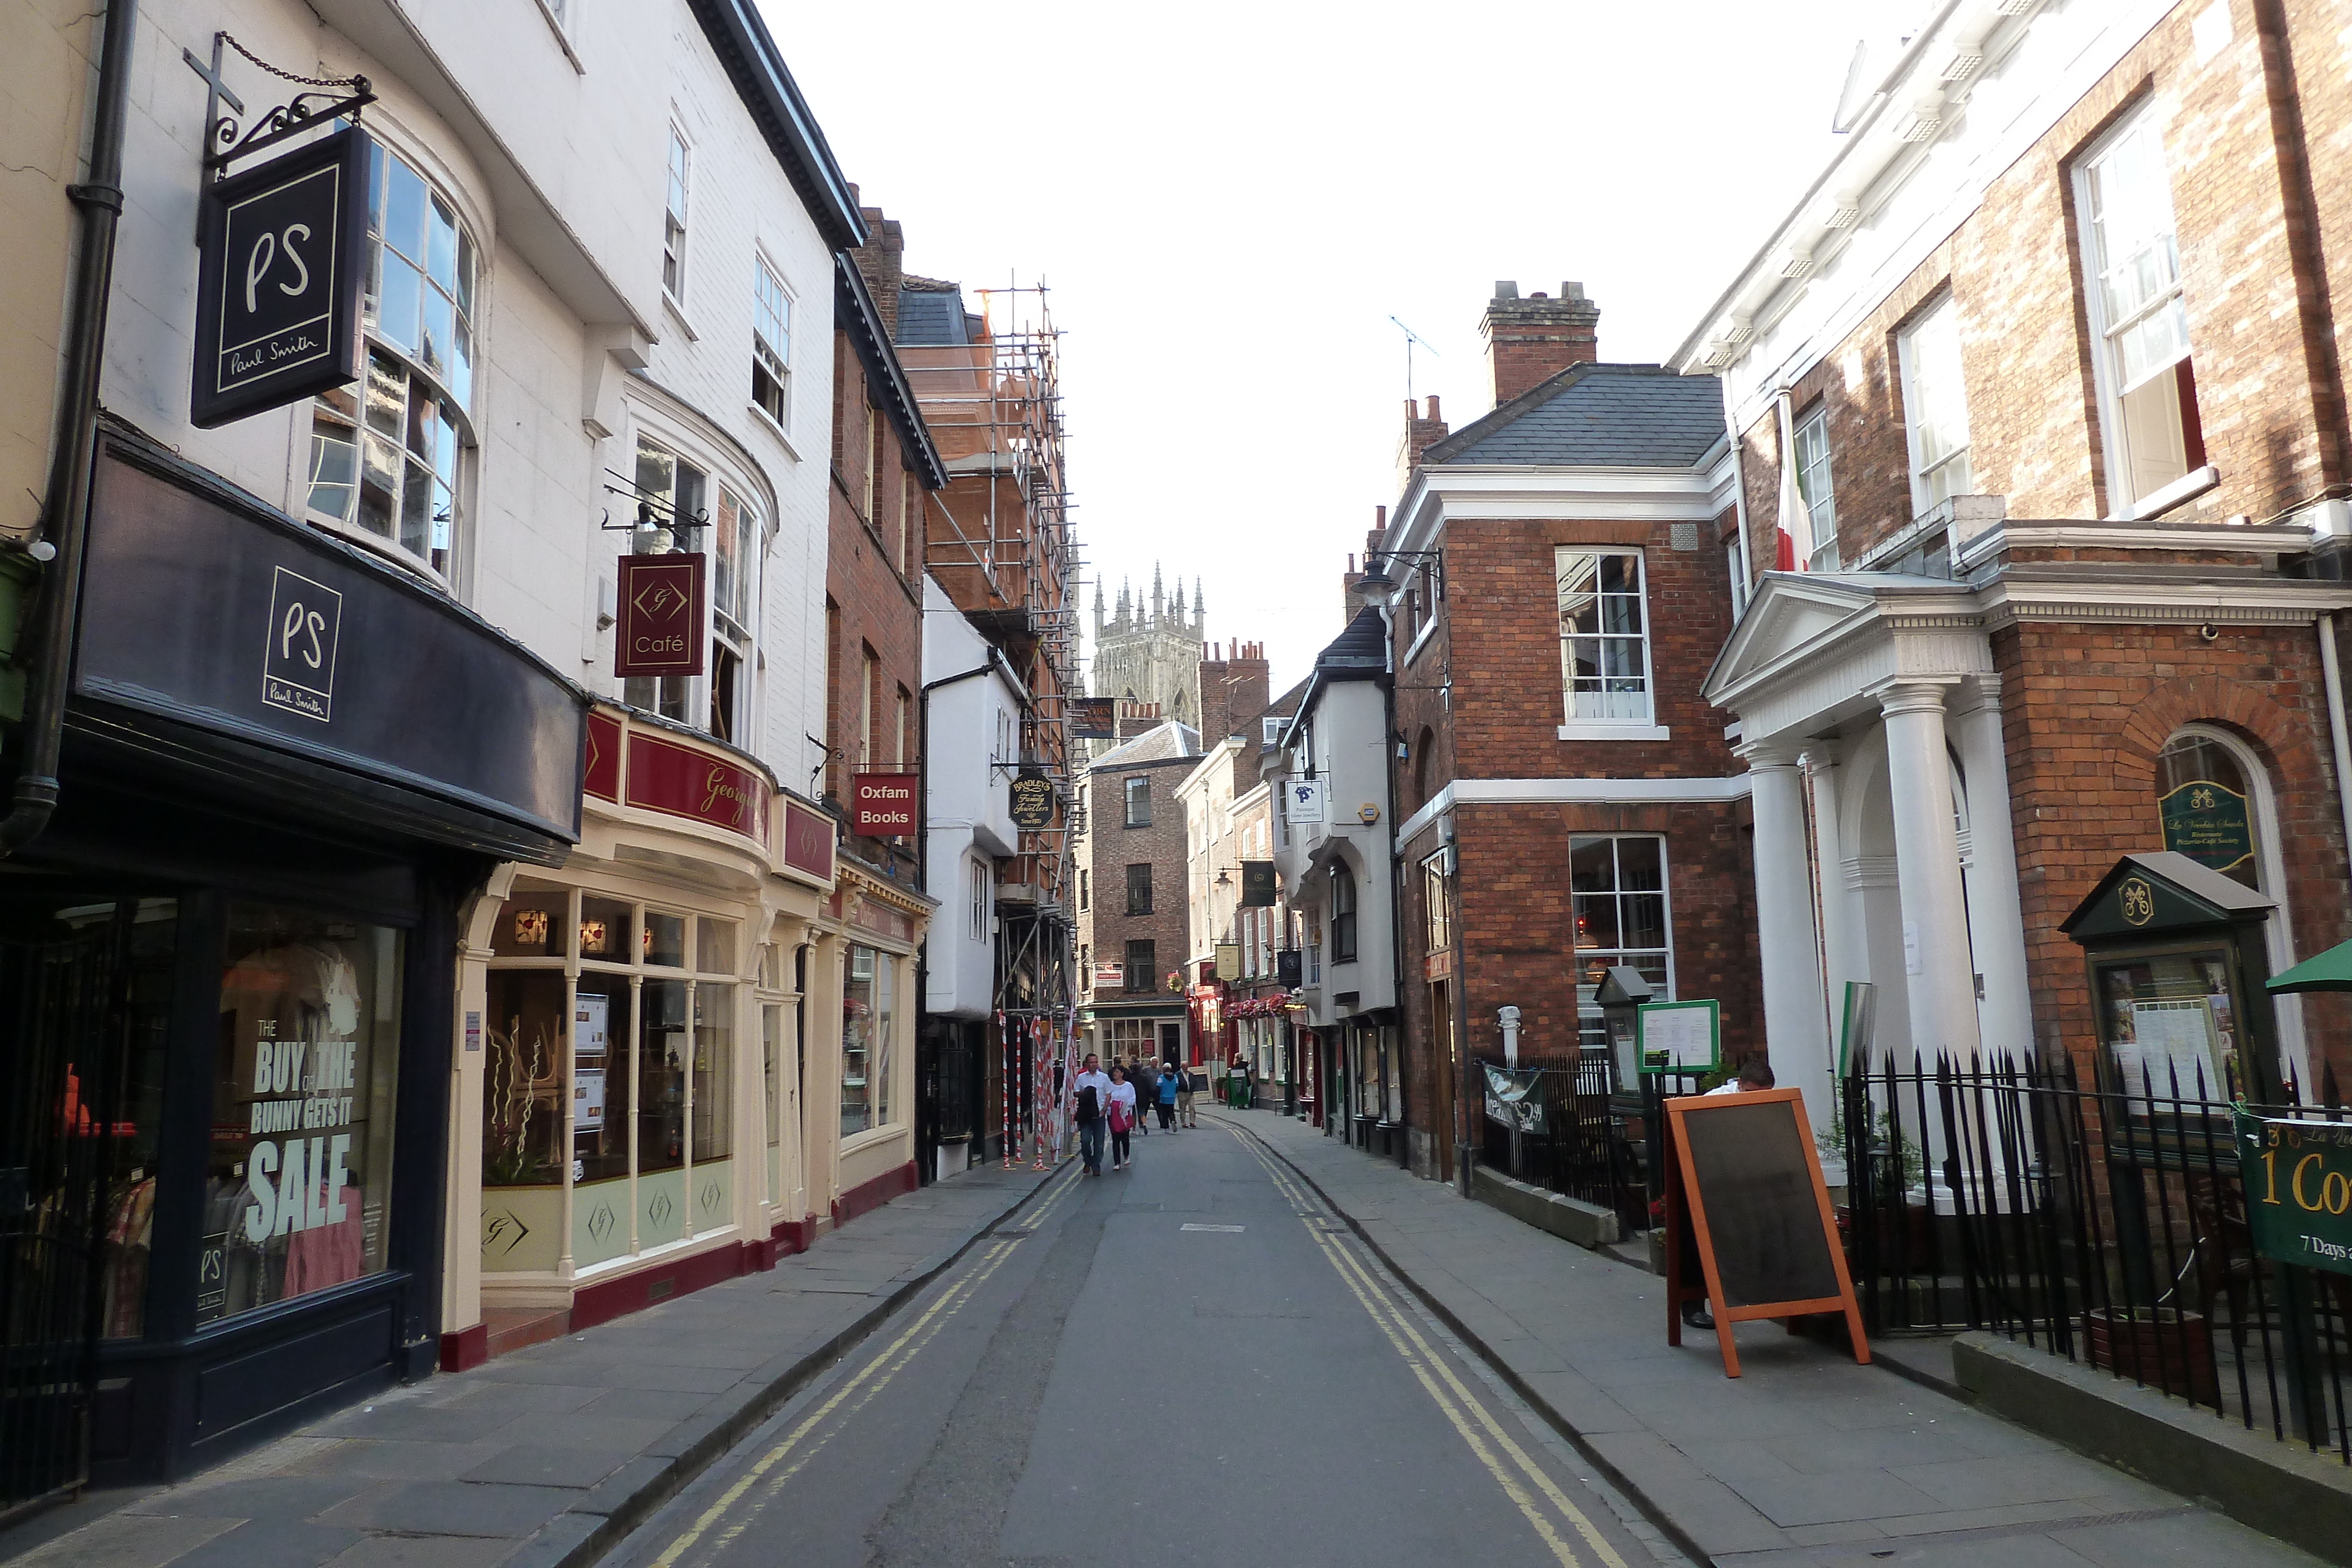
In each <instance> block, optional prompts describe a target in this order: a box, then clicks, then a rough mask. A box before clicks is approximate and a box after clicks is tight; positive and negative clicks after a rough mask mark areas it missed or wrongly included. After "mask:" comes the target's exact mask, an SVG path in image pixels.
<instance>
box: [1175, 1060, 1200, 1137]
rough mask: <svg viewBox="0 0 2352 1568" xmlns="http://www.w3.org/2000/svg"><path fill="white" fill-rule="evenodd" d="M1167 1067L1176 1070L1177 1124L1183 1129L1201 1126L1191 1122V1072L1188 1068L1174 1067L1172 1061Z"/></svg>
mask: <svg viewBox="0 0 2352 1568" xmlns="http://www.w3.org/2000/svg"><path fill="white" fill-rule="evenodd" d="M1168 1065H1169V1066H1171V1067H1174V1068H1176V1122H1177V1124H1178V1125H1179V1126H1183V1127H1198V1126H1199V1125H1200V1123H1198V1122H1196V1121H1194V1120H1192V1069H1191V1068H1189V1067H1176V1064H1175V1063H1174V1062H1172V1061H1171V1062H1170V1063H1169V1064H1168Z"/></svg>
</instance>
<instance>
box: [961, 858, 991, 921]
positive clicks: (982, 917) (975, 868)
mask: <svg viewBox="0 0 2352 1568" xmlns="http://www.w3.org/2000/svg"><path fill="white" fill-rule="evenodd" d="M964 863H965V865H967V866H968V867H970V868H971V911H970V915H971V918H970V921H969V923H968V926H967V932H966V934H967V935H968V936H971V939H972V940H973V941H975V942H985V941H987V940H988V915H989V907H990V903H991V897H990V892H989V885H988V883H989V864H988V861H987V860H986V858H984V857H983V856H981V855H966V856H965V857H964Z"/></svg>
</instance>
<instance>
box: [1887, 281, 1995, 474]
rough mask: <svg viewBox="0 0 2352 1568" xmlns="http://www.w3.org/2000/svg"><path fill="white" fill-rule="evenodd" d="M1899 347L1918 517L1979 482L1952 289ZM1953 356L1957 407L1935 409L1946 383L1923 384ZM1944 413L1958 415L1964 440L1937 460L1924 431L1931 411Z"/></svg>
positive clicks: (1907, 329) (1899, 337) (1913, 324)
mask: <svg viewBox="0 0 2352 1568" xmlns="http://www.w3.org/2000/svg"><path fill="white" fill-rule="evenodd" d="M1945 334H1949V338H1950V341H1949V343H1948V345H1947V344H1946V343H1945V342H1943V341H1942V338H1943V336H1944V335H1945ZM1947 354H1948V357H1949V360H1950V365H1949V370H1950V371H1951V374H1952V376H1953V377H1954V380H1955V383H1956V384H1955V385H1954V386H1953V387H1952V388H1951V391H1950V394H1949V395H1950V397H1951V399H1952V406H1951V408H1950V409H1948V410H1947V409H1931V408H1930V407H1929V404H1930V402H1934V401H1936V400H1937V399H1938V398H1940V397H1942V396H1943V395H1944V393H1943V391H1942V386H1941V382H1940V381H1939V380H1936V379H1929V380H1926V381H1924V382H1923V380H1922V377H1923V376H1924V375H1926V374H1927V371H1929V370H1930V369H1931V368H1932V365H1933V363H1934V361H1939V360H1941V359H1943V358H1945V357H1946V356H1947ZM1895 357H1896V359H1897V360H1898V361H1900V362H1901V371H1902V377H1903V439H1904V443H1905V446H1906V451H1907V452H1908V453H1909V462H1910V467H1911V510H1912V514H1913V516H1915V517H1916V516H1919V515H1921V514H1924V513H1926V512H1927V511H1928V510H1929V509H1930V508H1932V507H1935V506H1936V505H1937V503H1939V502H1941V501H1942V500H1944V499H1945V498H1946V497H1951V496H1965V495H1969V494H1971V493H1972V488H1971V487H1972V486H1974V485H1975V483H1976V477H1975V472H1976V471H1975V468H1974V459H1973V458H1972V457H1971V455H1970V453H1971V451H1972V447H1971V445H1970V442H1969V396H1968V378H1967V376H1966V374H1965V373H1964V371H1963V369H1962V366H1961V362H1960V312H1959V307H1958V305H1957V304H1955V303H1954V301H1953V299H1952V296H1951V293H1950V291H1949V290H1947V291H1946V292H1945V293H1944V294H1943V295H1942V296H1941V297H1940V298H1937V300H1936V302H1935V303H1934V304H1932V305H1930V306H1928V307H1927V308H1926V309H1925V310H1922V311H1920V312H1919V313H1918V314H1917V315H1916V316H1914V317H1913V318H1912V319H1910V320H1909V321H1908V322H1907V323H1906V324H1905V325H1904V327H1903V329H1902V330H1901V331H1899V332H1897V333H1896V334H1895ZM1939 412H1940V413H1951V412H1957V413H1958V416H1959V430H1960V437H1961V439H1960V440H1959V442H1958V444H1955V445H1953V446H1951V448H1950V449H1949V450H1948V451H1946V452H1944V453H1943V454H1941V455H1938V456H1937V457H1935V458H1933V459H1932V460H1931V459H1930V458H1929V457H1928V455H1927V450H1926V447H1925V445H1924V444H1923V442H1922V439H1921V433H1922V431H1923V430H1924V429H1926V428H1927V425H1928V419H1929V415H1930V414H1931V413H1939ZM1947 423H1948V422H1947ZM1954 476H1958V478H1957V481H1956V480H1955V478H1954ZM1939 485H1941V486H1944V491H1943V494H1942V495H1940V496H1939V495H1937V494H1936V490H1937V486H1939Z"/></svg>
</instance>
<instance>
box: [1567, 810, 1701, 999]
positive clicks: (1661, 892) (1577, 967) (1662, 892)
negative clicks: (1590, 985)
mask: <svg viewBox="0 0 2352 1568" xmlns="http://www.w3.org/2000/svg"><path fill="white" fill-rule="evenodd" d="M1595 839H1607V840H1610V841H1612V842H1616V843H1622V842H1623V841H1626V840H1628V839H1650V840H1653V841H1655V842H1656V844H1657V846H1658V898H1659V901H1660V904H1661V907H1662V908H1663V909H1664V912H1665V926H1666V946H1665V956H1666V965H1665V967H1666V990H1665V995H1664V996H1663V997H1661V998H1658V999H1659V1000H1661V1001H1673V1000H1675V998H1677V997H1679V996H1680V995H1681V993H1680V992H1679V991H1677V990H1676V989H1675V862H1674V857H1673V854H1672V853H1671V851H1672V849H1673V847H1674V846H1673V845H1672V843H1670V842H1669V841H1668V839H1667V835H1665V834H1664V833H1571V834H1570V835H1569V841H1568V847H1569V853H1570V856H1571V857H1572V856H1573V855H1574V854H1575V852H1576V847H1577V846H1578V845H1579V844H1581V843H1586V842H1590V841H1592V840H1595ZM1570 863H1571V866H1572V865H1573V861H1572V860H1571V862H1570ZM1618 864H1619V862H1618V861H1617V859H1616V854H1615V852H1614V851H1613V850H1612V852H1611V861H1610V869H1611V873H1612V875H1613V876H1616V878H1617V880H1618V882H1619V883H1620V885H1619V886H1618V887H1616V888H1615V889H1614V890H1613V891H1612V893H1611V894H1610V896H1611V897H1613V898H1619V899H1622V898H1623V897H1624V896H1625V889H1624V887H1623V886H1622V882H1623V877H1622V873H1620V872H1619V871H1618V869H1617V868H1618ZM1637 891H1638V890H1637ZM1577 896H1578V895H1577V892H1576V883H1575V873H1574V871H1573V870H1572V869H1571V870H1570V874H1569V887H1568V929H1569V943H1568V945H1569V949H1570V952H1569V963H1570V982H1571V983H1573V984H1574V985H1575V986H1576V989H1577V992H1578V996H1577V1015H1576V1016H1577V1035H1578V1038H1579V1040H1581V1039H1582V1038H1583V1034H1584V1022H1585V1007H1586V1003H1585V999H1584V997H1583V994H1582V993H1583V989H1584V987H1583V984H1582V980H1581V977H1582V975H1583V964H1584V958H1583V955H1584V954H1585V953H1587V952H1594V953H1618V954H1623V953H1628V952H1634V953H1650V952H1654V951H1656V949H1654V948H1649V947H1637V948H1628V947H1625V946H1622V945H1621V946H1616V947H1593V948H1586V947H1583V946H1579V945H1578V944H1577V941H1576V900H1577ZM1645 896H1646V894H1645ZM1621 914H1622V906H1621ZM1618 935H1619V937H1620V940H1621V943H1622V937H1623V935H1624V923H1623V921H1622V918H1621V919H1620V921H1619V923H1618ZM1594 1010H1595V1013H1596V1014H1597V1012H1598V1009H1594Z"/></svg>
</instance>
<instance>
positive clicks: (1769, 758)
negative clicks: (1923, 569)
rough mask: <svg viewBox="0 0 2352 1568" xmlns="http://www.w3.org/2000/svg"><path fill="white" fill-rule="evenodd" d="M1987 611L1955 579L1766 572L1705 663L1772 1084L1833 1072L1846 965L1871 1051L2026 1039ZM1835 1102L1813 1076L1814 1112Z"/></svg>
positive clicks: (1809, 1085) (2010, 1045)
mask: <svg viewBox="0 0 2352 1568" xmlns="http://www.w3.org/2000/svg"><path fill="white" fill-rule="evenodd" d="M1989 621H1990V615H1989V613H1988V611H1987V608H1986V606H1985V604H1984V603H1983V601H1981V599H1980V597H1979V593H1978V592H1977V591H1972V590H1971V589H1970V588H1969V586H1968V585H1966V584H1963V583H1955V582H1950V581H1947V580H1941V579H1931V578H1916V577H1906V576H1902V575H1898V574H1895V573H1888V572H1867V573H1864V572H1853V573H1803V574H1800V573H1783V572H1774V573H1769V574H1768V575H1767V576H1766V577H1765V579H1764V580H1763V582H1762V584H1761V586H1760V587H1759V591H1758V594H1757V598H1756V601H1755V603H1754V604H1753V605H1752V606H1751V607H1750V608H1749V610H1748V613H1747V615H1745V616H1744V617H1743V618H1742V619H1741V621H1740V623H1739V626H1738V630H1736V631H1735V632H1733V634H1732V636H1731V639H1730V641H1729V642H1728V643H1727V644H1726V645H1725V648H1724V651H1723V653H1722V655H1721V656H1720V657H1719V658H1718V659H1717V661H1716V666H1715V668H1714V670H1713V671H1712V672H1711V673H1710V674H1709V675H1708V678H1707V684H1706V697H1707V700H1708V701H1710V702H1712V703H1714V704H1715V705H1716V706H1718V707H1721V708H1723V709H1725V710H1727V712H1728V713H1729V714H1730V715H1731V716H1732V717H1733V718H1735V719H1736V720H1737V721H1738V725H1739V734H1740V737H1741V741H1740V755H1741V756H1742V757H1744V758H1747V759H1748V767H1749V769H1750V773H1751V777H1752V779H1753V781H1754V797H1755V802H1756V850H1755V863H1756V882H1757V915H1758V927H1759V931H1758V936H1759V944H1760V947H1761V957H1762V959H1763V969H1764V976H1763V979H1764V1017H1765V1028H1766V1038H1767V1040H1768V1043H1769V1047H1770V1049H1771V1052H1772V1057H1773V1061H1774V1063H1775V1066H1776V1069H1777V1071H1779V1072H1780V1075H1781V1081H1782V1082H1788V1083H1793V1084H1795V1085H1796V1086H1797V1087H1800V1088H1805V1089H1808V1090H1811V1089H1813V1088H1814V1086H1815V1085H1816V1084H1818V1085H1820V1086H1821V1088H1822V1090H1826V1089H1827V1087H1828V1079H1829V1073H1830V1071H1831V1068H1832V1051H1833V1050H1834V1043H1833V1042H1834V1030H1835V1029H1836V1027H1837V1019H1836V1012H1837V1006H1836V1004H1837V1003H1838V1002H1839V1001H1840V1000H1841V999H1842V998H1843V994H1844V988H1845V983H1846V982H1847V981H1849V980H1862V981H1868V982H1870V983H1872V984H1873V985H1874V986H1875V988H1876V989H1877V993H1878V998H1879V999H1878V1008H1877V1019H1878V1027H1877V1044H1878V1047H1879V1049H1880V1051H1896V1052H1898V1053H1901V1054H1903V1055H1906V1056H1907V1055H1909V1054H1910V1053H1911V1052H1913V1051H1916V1052H1919V1053H1920V1054H1922V1055H1925V1056H1927V1057H1928V1058H1930V1059H1932V1058H1933V1057H1935V1056H1936V1055H1937V1054H1945V1055H1949V1056H1952V1057H1955V1058H1958V1059H1959V1060H1960V1061H1975V1060H1976V1059H1978V1058H1979V1056H1980V1055H1982V1054H1985V1053H1987V1052H1991V1053H1995V1054H2000V1053H2008V1054H2013V1055H2016V1056H2019V1057H2022V1056H2024V1055H2025V1054H2026V1053H2027V1052H2028V1051H2029V1049H2030V1047H2031V1045H2032V1027H2033V1026H2032V1008H2031V1001H2030V998H2029V996H2028V994H2027V987H2026V973H2025V941H2024V931H2023V924H2022V921H2021V918H2020V915H2019V901H2018V890H2017V857H2016V852H2015V846H2014V844H2013V842H2012V841H2011V827H2010V802H2009V769H2008V765H2007V760H2006V758H2005V757H2004V755H2003V751H2002V740H2001V730H2000V677H1999V676H1998V675H1997V674H1994V672H1993V668H1992V652H1991V645H1990V636H1989V624H1988V623H1989ZM1815 899H1818V900H1819V904H1820V909H1821V919H1820V922H1819V927H1818V936H1817V935H1816V925H1815V921H1814V919H1813V907H1812V906H1813V903H1814V901H1815ZM1816 1098H1818V1100H1819V1103H1814V1102H1815V1100H1816ZM1807 1103H1808V1105H1809V1106H1811V1110H1812V1114H1813V1117H1814V1120H1815V1121H1816V1123H1817V1124H1826V1123H1827V1121H1828V1118H1829V1112H1830V1103H1831V1102H1830V1096H1829V1095H1828V1094H1827V1093H1826V1092H1822V1093H1819V1094H1818V1096H1817V1095H1816V1094H1815V1093H1811V1092H1809V1093H1808V1095H1807Z"/></svg>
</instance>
